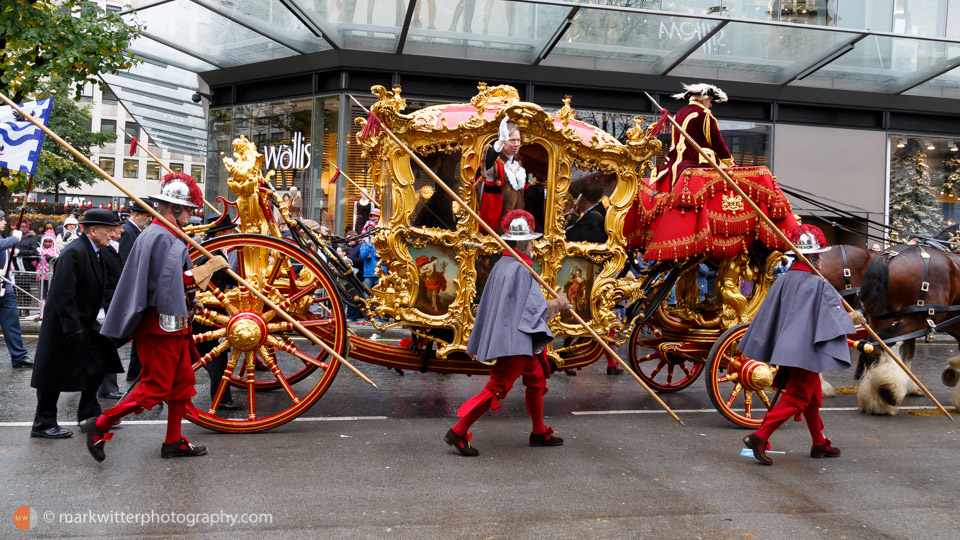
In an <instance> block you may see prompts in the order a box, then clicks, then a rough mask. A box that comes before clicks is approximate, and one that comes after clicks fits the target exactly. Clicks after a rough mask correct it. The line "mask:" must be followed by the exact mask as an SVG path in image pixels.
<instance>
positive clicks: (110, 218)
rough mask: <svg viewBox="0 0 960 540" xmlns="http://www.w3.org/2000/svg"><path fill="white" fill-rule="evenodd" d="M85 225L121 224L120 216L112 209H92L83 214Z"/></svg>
mask: <svg viewBox="0 0 960 540" xmlns="http://www.w3.org/2000/svg"><path fill="white" fill-rule="evenodd" d="M83 225H84V226H87V225H120V216H118V215H117V213H116V212H114V211H112V210H103V209H100V208H97V209H91V210H87V211H86V212H85V213H84V214H83Z"/></svg>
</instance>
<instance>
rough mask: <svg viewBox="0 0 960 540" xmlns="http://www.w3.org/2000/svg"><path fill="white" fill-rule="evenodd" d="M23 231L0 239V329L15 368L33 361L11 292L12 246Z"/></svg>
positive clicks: (0, 225) (1, 220) (2, 218)
mask: <svg viewBox="0 0 960 540" xmlns="http://www.w3.org/2000/svg"><path fill="white" fill-rule="evenodd" d="M6 228H7V218H6V214H4V212H3V211H2V210H0V232H2V231H3V230H4V229H6ZM22 236H23V233H21V232H20V231H19V230H15V231H13V232H12V233H10V236H8V237H7V238H2V239H0V276H3V285H2V286H0V330H3V341H5V342H6V344H7V352H8V353H10V363H11V364H13V367H15V368H33V362H32V361H31V360H30V357H29V356H28V355H27V350H26V349H24V348H23V337H22V336H21V335H20V315H19V314H18V313H17V295H16V294H15V293H14V292H13V282H12V281H11V280H10V272H9V270H10V268H9V266H10V264H11V262H12V261H11V259H12V255H13V252H14V248H16V247H17V244H19V243H20V240H21V237H22Z"/></svg>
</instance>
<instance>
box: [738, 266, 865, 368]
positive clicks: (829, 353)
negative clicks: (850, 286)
mask: <svg viewBox="0 0 960 540" xmlns="http://www.w3.org/2000/svg"><path fill="white" fill-rule="evenodd" d="M854 331H855V328H854V326H853V323H852V322H850V316H849V315H847V312H846V310H844V309H843V306H842V305H841V301H840V295H839V294H837V291H836V290H835V289H834V288H833V287H831V286H830V284H829V283H828V282H826V281H824V280H823V279H821V278H819V277H817V276H816V275H815V274H812V273H810V272H807V271H804V270H791V271H789V272H787V273H785V274H784V275H783V276H781V277H779V278H778V279H777V280H776V281H775V282H774V283H773V286H772V287H770V292H768V293H767V297H766V298H765V299H764V301H763V304H761V305H760V309H759V311H757V316H756V317H754V319H753V322H752V323H750V328H748V329H747V333H746V334H744V336H743V339H742V340H741V341H740V347H739V348H740V351H741V352H743V354H744V355H746V356H747V357H749V358H752V359H754V360H758V361H761V362H768V363H770V364H774V365H778V366H793V367H798V368H803V369H805V370H807V371H813V372H816V373H822V372H824V371H832V370H836V369H846V368H848V367H850V350H849V348H848V346H847V334H852V333H853V332H854Z"/></svg>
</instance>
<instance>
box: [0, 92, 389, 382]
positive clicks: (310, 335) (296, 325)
mask: <svg viewBox="0 0 960 540" xmlns="http://www.w3.org/2000/svg"><path fill="white" fill-rule="evenodd" d="M0 100H3V101H4V102H5V103H6V104H7V105H10V106H11V107H13V110H15V111H17V112H19V113H20V114H22V115H23V116H24V118H26V119H27V120H29V121H30V122H31V123H33V125H35V126H37V127H38V128H40V129H42V130H43V131H44V133H46V134H47V135H49V136H50V138H52V139H53V140H54V141H56V142H57V144H59V145H60V146H62V147H64V148H66V149H67V151H69V152H70V153H71V154H73V155H74V156H76V157H77V159H79V160H80V161H82V162H83V163H85V164H86V165H87V166H88V167H90V168H91V169H93V170H94V171H96V172H97V174H99V175H100V176H102V177H103V178H104V179H105V180H106V181H108V182H110V183H111V184H113V185H114V187H116V188H117V189H119V190H120V191H122V192H123V193H124V194H125V195H126V196H127V197H130V198H131V199H133V200H134V201H136V202H137V203H138V204H139V205H140V206H142V207H144V208H146V209H147V211H148V212H150V214H152V215H153V217H154V218H155V219H157V220H159V221H160V223H163V224H164V225H165V226H166V227H167V228H168V229H170V230H171V231H174V233H175V234H176V235H177V236H179V237H180V238H181V239H183V240H184V241H185V242H186V243H187V244H189V245H190V246H192V247H193V248H194V249H196V250H197V251H199V252H200V253H201V254H203V255H204V256H205V257H207V259H212V258H213V254H212V253H210V252H209V251H207V249H206V248H204V247H203V246H201V245H200V243H198V242H197V241H196V240H194V239H193V238H190V236H188V235H187V233H185V232H183V230H181V229H180V227H178V226H176V225H175V224H173V223H170V222H169V221H168V220H167V219H166V218H165V217H163V216H161V215H160V214H159V213H158V212H157V211H156V210H154V209H153V207H152V206H150V205H147V204H145V203H144V202H143V200H141V199H140V197H137V196H136V195H134V194H133V193H132V192H130V190H128V189H127V188H125V187H124V186H123V185H122V184H121V183H120V182H117V181H116V180H115V179H114V178H113V177H112V176H110V175H109V174H107V173H106V172H105V171H104V170H103V169H101V168H100V167H98V166H97V165H96V164H94V163H93V162H92V161H90V159H89V158H87V157H86V156H84V155H83V154H81V153H80V152H78V151H77V149H76V148H74V147H73V146H71V145H70V143H68V142H66V141H64V140H63V139H61V138H60V137H59V136H58V135H57V134H56V133H54V132H53V131H51V130H50V128H48V127H47V126H45V125H43V124H42V123H40V122H39V121H38V120H37V119H36V118H34V117H32V116H30V114H29V113H27V112H26V111H24V110H23V109H21V108H20V107H19V106H18V105H17V104H16V103H14V102H13V101H11V100H10V98H8V97H7V96H6V95H5V94H3V93H0ZM224 270H226V271H227V274H228V275H229V276H230V277H232V278H233V279H235V280H236V281H237V283H239V284H240V285H243V286H244V287H246V289H247V290H248V291H250V292H252V293H253V295H254V296H256V297H257V298H258V299H260V301H261V302H263V303H264V305H265V306H267V307H269V308H270V309H272V310H273V311H275V312H277V314H278V315H280V318H281V319H283V320H285V321H287V322H288V323H290V324H292V325H293V327H294V328H296V329H297V331H298V332H300V333H301V334H302V335H304V336H305V337H306V338H307V339H309V340H310V341H312V342H314V343H315V344H317V345H319V346H320V348H321V349H323V350H324V351H326V352H327V354H329V355H330V356H332V357H334V358H336V359H337V360H338V361H340V363H341V364H343V365H345V366H347V368H348V369H349V370H350V371H352V372H354V373H355V374H356V375H357V376H358V377H360V378H361V379H363V380H364V381H366V382H367V383H369V384H370V385H371V386H373V387H374V388H377V385H376V384H374V383H373V381H371V380H370V379H369V378H367V376H366V375H364V374H363V373H361V372H360V371H359V370H358V369H357V368H355V367H354V366H353V365H352V364H350V362H347V360H346V359H345V358H343V357H342V356H340V354H338V353H337V351H335V350H333V348H332V347H330V346H329V345H327V344H326V343H324V342H323V340H321V339H320V338H318V337H317V336H316V335H314V334H313V333H312V332H310V331H309V330H307V329H306V328H305V327H304V326H303V325H302V324H300V323H299V322H297V320H296V319H294V318H293V317H291V316H290V314H289V313H287V312H285V311H283V310H282V309H280V308H279V307H277V305H276V304H274V303H273V302H272V301H271V300H270V299H269V298H267V297H266V296H264V294H263V293H261V292H260V291H258V290H257V289H255V288H254V287H253V286H252V285H250V283H248V282H247V280H245V279H243V278H242V277H240V276H239V275H238V274H237V273H236V272H234V271H233V270H232V269H230V268H229V267H228V268H225V269H224ZM313 363H314V364H315V365H318V366H319V365H320V363H319V362H313Z"/></svg>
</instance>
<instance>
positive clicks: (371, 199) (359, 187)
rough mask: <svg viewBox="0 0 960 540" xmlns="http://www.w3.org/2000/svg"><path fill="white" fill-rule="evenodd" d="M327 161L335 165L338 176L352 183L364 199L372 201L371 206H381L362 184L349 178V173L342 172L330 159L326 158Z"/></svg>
mask: <svg viewBox="0 0 960 540" xmlns="http://www.w3.org/2000/svg"><path fill="white" fill-rule="evenodd" d="M325 159H326V160H327V162H328V163H330V164H331V165H333V167H334V168H335V169H337V174H339V175H340V176H342V177H344V178H346V179H347V182H350V183H351V184H353V187H355V188H357V189H358V190H359V191H360V193H361V194H362V195H363V196H364V197H366V198H367V200H368V201H370V204H372V205H373V206H379V205H378V204H377V201H375V200H373V197H371V196H370V194H369V193H367V190H365V189H363V186H361V185H360V184H358V183H356V182H354V181H353V178H350V177H349V176H347V173H345V172H343V171H341V170H340V167H337V164H336V163H334V162H333V160H332V159H330V158H325Z"/></svg>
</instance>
